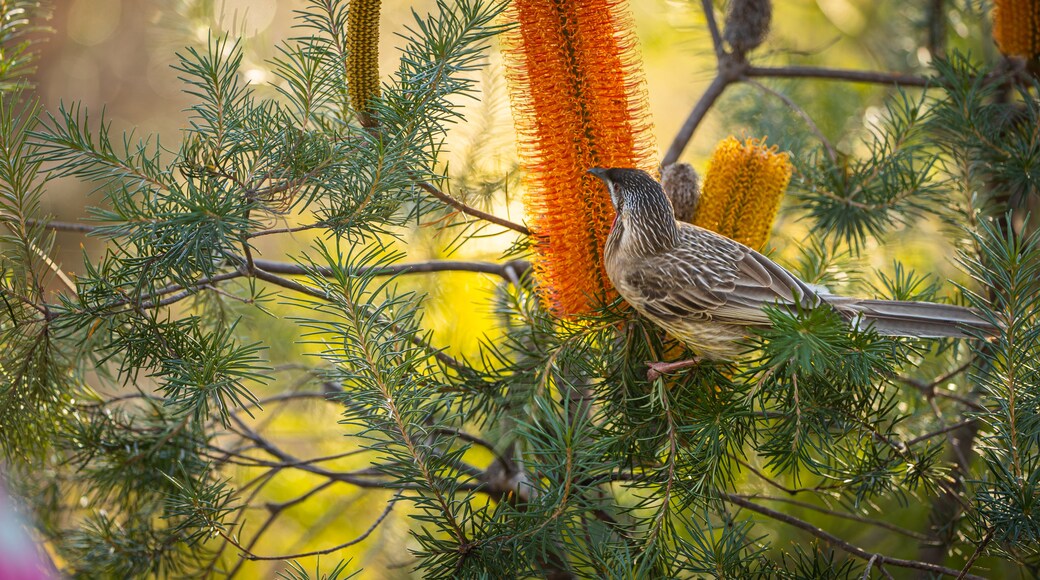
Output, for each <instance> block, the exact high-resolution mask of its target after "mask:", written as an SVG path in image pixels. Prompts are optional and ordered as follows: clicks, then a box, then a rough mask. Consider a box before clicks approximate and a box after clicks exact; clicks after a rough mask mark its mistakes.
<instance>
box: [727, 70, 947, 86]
mask: <svg viewBox="0 0 1040 580" xmlns="http://www.w3.org/2000/svg"><path fill="white" fill-rule="evenodd" d="M744 75H745V76H747V77H752V78H753V77H770V78H788V79H789V78H812V79H819V80H832V81H850V82H854V83H872V84H879V85H900V86H906V87H926V86H928V84H929V81H928V79H927V78H924V77H919V76H916V75H911V74H905V73H890V72H879V71H868V70H848V69H836V68H821V67H815V66H780V67H765V66H749V67H747V68H746V69H745V70H744Z"/></svg>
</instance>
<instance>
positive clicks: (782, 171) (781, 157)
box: [693, 137, 792, 250]
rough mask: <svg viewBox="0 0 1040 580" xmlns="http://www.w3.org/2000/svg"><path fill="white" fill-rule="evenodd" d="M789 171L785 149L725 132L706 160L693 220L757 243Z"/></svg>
mask: <svg viewBox="0 0 1040 580" xmlns="http://www.w3.org/2000/svg"><path fill="white" fill-rule="evenodd" d="M791 171H792V168H791V163H790V162H789V161H788V159H787V154H786V153H778V152H777V151H776V146H773V147H766V145H765V139H762V140H758V139H748V140H747V141H745V142H744V143H741V142H740V141H738V140H737V139H736V138H734V137H729V138H727V139H726V140H724V141H723V142H722V143H719V145H718V147H717V148H716V149H715V153H713V154H712V156H711V161H710V162H709V163H708V171H707V174H706V175H705V177H704V185H703V187H702V188H701V197H700V201H699V202H698V204H697V213H696V214H695V216H694V220H693V223H694V224H695V225H698V226H701V227H702V228H707V229H709V230H712V231H713V232H717V233H720V234H722V235H724V236H728V237H730V238H733V239H734V240H737V241H738V242H740V243H742V244H746V245H747V246H750V247H752V248H754V249H756V250H760V249H762V248H763V247H764V246H765V243H766V240H768V239H769V230H770V229H771V228H772V227H773V220H774V219H775V218H776V212H777V211H778V210H779V209H780V200H781V199H782V198H783V196H784V191H785V190H786V189H787V184H788V182H790V181H791Z"/></svg>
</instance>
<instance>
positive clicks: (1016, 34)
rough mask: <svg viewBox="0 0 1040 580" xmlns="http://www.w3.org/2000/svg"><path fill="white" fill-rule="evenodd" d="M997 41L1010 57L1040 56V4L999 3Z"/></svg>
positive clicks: (1026, 0)
mask: <svg viewBox="0 0 1040 580" xmlns="http://www.w3.org/2000/svg"><path fill="white" fill-rule="evenodd" d="M993 39H994V40H996V41H997V47H998V48H1000V52H1002V53H1004V54H1006V55H1008V56H1023V57H1026V58H1033V57H1035V56H1037V55H1040V0H995V1H994V3H993Z"/></svg>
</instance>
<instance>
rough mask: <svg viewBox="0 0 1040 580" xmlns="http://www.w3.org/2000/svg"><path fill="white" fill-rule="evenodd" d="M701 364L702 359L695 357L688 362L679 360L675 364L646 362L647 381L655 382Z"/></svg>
mask: <svg viewBox="0 0 1040 580" xmlns="http://www.w3.org/2000/svg"><path fill="white" fill-rule="evenodd" d="M699 364H701V359H700V357H695V358H691V359H687V360H679V361H675V362H654V361H646V366H647V371H646V379H647V380H649V381H653V380H655V379H657V378H659V377H661V376H662V375H667V374H670V373H674V372H675V371H679V370H682V369H688V368H690V367H695V366H697V365H699Z"/></svg>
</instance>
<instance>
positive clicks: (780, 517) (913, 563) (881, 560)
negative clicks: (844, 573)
mask: <svg viewBox="0 0 1040 580" xmlns="http://www.w3.org/2000/svg"><path fill="white" fill-rule="evenodd" d="M721 497H722V499H724V500H726V501H728V502H730V503H733V504H736V505H739V506H740V507H742V508H745V509H748V510H751V511H753V512H756V513H759V514H762V515H764V516H766V517H768V518H770V519H774V520H776V521H778V522H783V523H785V524H788V525H790V526H794V527H796V528H798V529H800V530H802V531H805V532H808V533H809V534H810V535H813V536H815V537H817V538H819V539H821V540H823V541H824V542H827V543H828V544H830V545H832V546H834V547H836V548H838V549H840V550H842V551H843V552H846V553H848V554H852V555H853V556H856V557H857V558H862V559H863V560H866V561H868V562H869V561H870V560H871V559H874V560H875V561H876V562H877V563H878V564H890V565H892V566H896V567H898V568H910V569H912V570H924V571H926V572H934V573H937V574H944V575H946V576H954V577H961V578H971V579H973V580H985V579H984V578H982V577H981V576H976V575H974V574H964V575H963V576H961V574H962V571H961V570H954V569H953V568H947V567H946V566H939V565H937V564H929V563H927V562H918V561H917V560H904V559H901V558H888V557H886V556H882V555H881V554H877V553H873V552H868V551H866V550H864V549H863V548H860V547H859V546H856V545H853V544H850V543H849V542H846V541H845V540H842V539H841V538H839V537H837V536H835V535H832V534H830V533H828V532H826V531H824V530H821V529H820V528H817V527H816V526H814V525H812V524H810V523H809V522H806V521H804V520H800V519H798V518H796V517H794V516H791V515H788V514H785V513H782V512H778V511H776V510H771V509H769V508H767V507H763V506H760V505H758V504H756V503H754V502H751V501H748V500H746V499H744V498H743V497H740V496H739V495H734V494H731V493H724V494H721Z"/></svg>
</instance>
